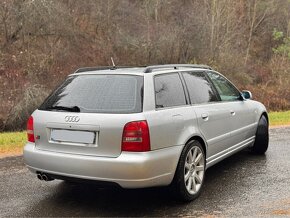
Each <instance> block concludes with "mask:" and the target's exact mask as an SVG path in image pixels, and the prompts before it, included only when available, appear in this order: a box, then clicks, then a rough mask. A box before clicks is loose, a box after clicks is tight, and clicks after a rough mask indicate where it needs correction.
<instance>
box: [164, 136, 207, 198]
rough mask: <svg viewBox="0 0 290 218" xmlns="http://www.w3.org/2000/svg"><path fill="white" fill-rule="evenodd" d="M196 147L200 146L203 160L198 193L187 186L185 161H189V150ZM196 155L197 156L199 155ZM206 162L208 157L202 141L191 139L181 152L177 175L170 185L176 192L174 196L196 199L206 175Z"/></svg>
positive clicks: (173, 191)
mask: <svg viewBox="0 0 290 218" xmlns="http://www.w3.org/2000/svg"><path fill="white" fill-rule="evenodd" d="M196 147H198V148H199V149H200V150H198V151H201V153H202V158H203V159H202V160H201V161H200V162H203V176H202V179H201V183H200V184H198V186H199V189H198V191H197V192H196V193H194V194H192V193H190V192H189V191H188V190H187V188H186V182H185V172H186V169H185V162H186V161H187V155H188V154H189V151H194V150H192V149H195V148H196ZM197 156H198V155H197ZM197 156H196V157H197ZM205 164H206V158H205V152H204V150H203V147H202V145H201V143H200V142H198V141H195V140H193V141H190V142H189V143H187V144H186V146H185V147H184V149H183V151H182V152H181V155H180V158H179V162H178V165H177V168H176V171H175V175H174V178H173V181H172V183H171V185H170V188H171V191H172V193H173V194H174V196H175V197H176V198H177V199H178V200H181V201H192V200H194V199H196V198H197V197H198V196H199V195H200V192H201V189H202V186H203V183H204V177H205V166H206V165H205ZM189 171H190V170H188V171H187V172H189ZM196 174H197V173H196ZM194 181H195V177H194Z"/></svg>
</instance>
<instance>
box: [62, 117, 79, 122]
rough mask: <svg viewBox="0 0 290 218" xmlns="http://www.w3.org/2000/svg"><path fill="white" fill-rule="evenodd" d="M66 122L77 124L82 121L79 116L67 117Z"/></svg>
mask: <svg viewBox="0 0 290 218" xmlns="http://www.w3.org/2000/svg"><path fill="white" fill-rule="evenodd" d="M64 120H65V122H71V123H77V122H79V121H80V117H78V116H66V117H65V118H64Z"/></svg>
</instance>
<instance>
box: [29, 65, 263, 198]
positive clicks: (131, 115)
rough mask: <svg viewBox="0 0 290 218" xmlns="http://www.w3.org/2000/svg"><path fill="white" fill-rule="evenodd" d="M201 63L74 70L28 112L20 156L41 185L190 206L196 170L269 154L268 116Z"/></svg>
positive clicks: (200, 178) (200, 175) (200, 176)
mask: <svg viewBox="0 0 290 218" xmlns="http://www.w3.org/2000/svg"><path fill="white" fill-rule="evenodd" d="M251 99H252V95H251V93H250V92H249V91H242V92H240V91H239V90H238V89H237V88H236V87H235V86H234V85H233V84H232V83H231V82H230V81H229V80H227V79H226V78H225V77H224V76H222V75H221V74H219V73H218V72H216V71H214V70H212V69H211V68H210V67H207V66H203V65H187V64H185V65H183V64H176V65H156V66H148V67H99V68H82V69H79V70H77V71H76V72H75V73H73V74H71V75H69V76H68V77H67V79H66V80H65V81H64V82H63V83H62V85H60V86H59V87H58V88H57V89H56V90H55V91H54V92H53V93H52V94H51V95H50V96H49V97H48V98H47V99H46V100H45V101H44V103H43V104H42V105H41V106H40V107H39V108H38V109H37V110H35V111H34V112H33V114H32V115H31V117H30V118H29V120H28V122H27V133H28V143H27V144H26V146H25V148H24V159H25V163H26V165H27V167H28V168H29V169H30V170H31V171H32V172H33V173H35V174H37V177H38V178H39V179H40V180H44V181H50V180H53V179H62V180H73V179H77V180H80V181H85V180H94V181H98V182H102V183H106V184H107V183H113V184H117V185H119V186H121V187H123V188H144V187H153V186H169V188H170V190H171V191H172V193H174V195H175V196H177V197H178V198H179V199H181V200H184V201H190V200H193V199H195V198H196V197H197V196H198V195H199V194H200V191H201V189H202V186H203V183H204V178H205V170H206V169H207V168H209V167H210V166H212V165H214V164H215V163H217V162H219V161H221V160H223V159H224V158H226V157H228V156H230V155H232V154H234V153H236V152H238V151H240V150H242V149H245V148H249V150H250V151H251V152H252V153H255V154H264V153H265V152H266V150H267V148H268V141H269V136H268V115H267V111H266V108H265V107H264V105H263V104H261V103H259V102H257V101H254V100H251Z"/></svg>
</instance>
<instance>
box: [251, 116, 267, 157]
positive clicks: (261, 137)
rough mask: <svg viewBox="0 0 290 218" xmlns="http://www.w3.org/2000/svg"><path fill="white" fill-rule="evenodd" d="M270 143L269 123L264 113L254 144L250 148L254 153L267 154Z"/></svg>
mask: <svg viewBox="0 0 290 218" xmlns="http://www.w3.org/2000/svg"><path fill="white" fill-rule="evenodd" d="M268 144H269V125H268V121H267V119H266V117H265V116H264V115H263V116H262V117H261V118H260V120H259V123H258V127H257V132H256V138H255V142H254V145H253V146H252V147H251V148H250V151H251V152H252V153H253V154H260V155H261V154H265V152H266V151H267V149H268Z"/></svg>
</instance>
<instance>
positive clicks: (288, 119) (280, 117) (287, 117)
mask: <svg viewBox="0 0 290 218" xmlns="http://www.w3.org/2000/svg"><path fill="white" fill-rule="evenodd" d="M269 120H270V125H271V126H281V125H290V111H283V112H270V113H269Z"/></svg>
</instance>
